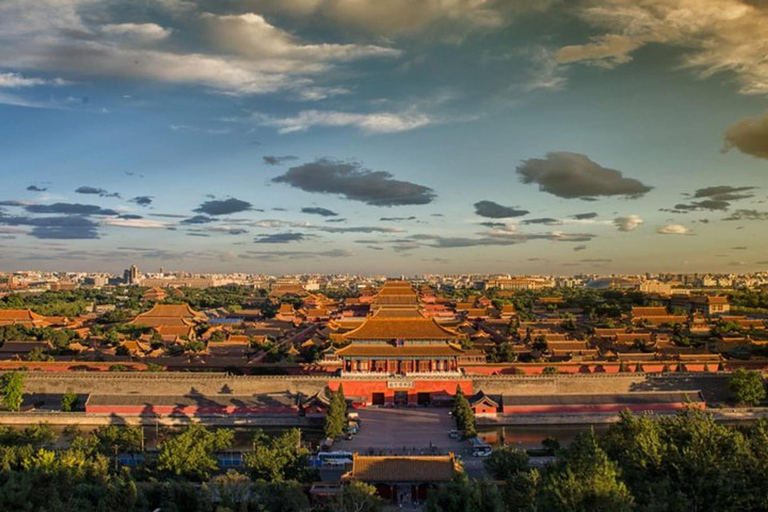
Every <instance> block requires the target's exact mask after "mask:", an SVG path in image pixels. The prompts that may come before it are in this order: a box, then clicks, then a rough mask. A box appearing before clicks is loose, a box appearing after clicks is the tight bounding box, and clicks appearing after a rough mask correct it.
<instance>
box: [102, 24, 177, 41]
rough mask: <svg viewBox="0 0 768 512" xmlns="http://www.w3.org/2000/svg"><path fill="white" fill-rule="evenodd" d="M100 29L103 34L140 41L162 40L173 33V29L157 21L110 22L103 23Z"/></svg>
mask: <svg viewBox="0 0 768 512" xmlns="http://www.w3.org/2000/svg"><path fill="white" fill-rule="evenodd" d="M99 30H100V31H101V32H102V33H103V34H108V35H112V36H123V37H129V38H132V39H136V40H138V41H147V42H148V41H160V40H161V39H165V38H166V37H168V36H169V35H171V30H170V29H167V28H164V27H161V26H160V25H158V24H157V23H110V24H107V25H102V26H101V27H99Z"/></svg>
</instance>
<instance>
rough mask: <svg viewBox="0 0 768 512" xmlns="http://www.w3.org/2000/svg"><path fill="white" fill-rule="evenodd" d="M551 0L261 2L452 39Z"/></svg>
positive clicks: (376, 29) (362, 27)
mask: <svg viewBox="0 0 768 512" xmlns="http://www.w3.org/2000/svg"><path fill="white" fill-rule="evenodd" d="M553 3H555V2H553V1H551V0H504V1H487V0H420V1H414V0H388V1H386V2H382V1H381V0H264V1H262V2H260V8H262V9H264V10H265V11H266V12H270V13H275V14H279V15H283V16H285V15H288V16H292V17H296V18H304V19H311V20H312V21H313V22H314V23H316V24H329V25H334V26H340V27H344V28H345V29H348V30H350V29H351V30H354V31H362V32H367V33H371V34H375V35H381V36H387V37H392V36H398V35H404V34H413V33H416V32H418V31H421V30H423V29H425V28H427V27H429V26H443V27H446V28H447V30H446V32H449V33H452V34H453V35H454V36H455V37H459V36H460V35H461V34H463V33H465V32H467V31H469V30H473V29H494V28H498V27H501V26H503V25H505V24H506V23H508V22H509V20H510V19H512V18H513V17H514V16H515V15H517V14H519V13H523V12H530V11H544V10H545V9H547V8H549V7H550V5H552V4H553Z"/></svg>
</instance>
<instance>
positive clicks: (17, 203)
mask: <svg viewBox="0 0 768 512" xmlns="http://www.w3.org/2000/svg"><path fill="white" fill-rule="evenodd" d="M31 204H33V203H31V202H29V201H16V200H14V199H6V200H4V201H0V206H29V205H31Z"/></svg>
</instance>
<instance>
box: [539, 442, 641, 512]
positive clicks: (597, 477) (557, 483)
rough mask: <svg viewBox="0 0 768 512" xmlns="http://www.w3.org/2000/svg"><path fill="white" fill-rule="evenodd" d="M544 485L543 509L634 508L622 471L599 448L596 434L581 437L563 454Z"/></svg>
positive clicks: (570, 511) (616, 510)
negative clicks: (621, 475) (620, 475)
mask: <svg viewBox="0 0 768 512" xmlns="http://www.w3.org/2000/svg"><path fill="white" fill-rule="evenodd" d="M560 453H561V457H560V458H559V459H558V463H557V465H556V467H555V468H554V469H553V470H551V471H550V472H549V473H547V475H546V477H545V480H544V483H543V492H544V494H543V496H542V502H543V506H544V510H551V511H558V512H559V511H563V512H566V511H567V512H580V511H584V512H587V511H590V512H592V511H605V512H619V511H629V510H631V509H632V505H633V498H632V495H631V494H630V492H629V490H628V489H627V486H626V485H625V484H624V482H622V481H621V479H620V478H619V469H618V467H617V465H616V463H615V462H613V461H611V460H610V459H609V458H608V455H607V454H606V453H605V451H604V450H603V449H602V448H601V447H600V446H599V445H598V443H597V438H596V436H595V433H594V431H592V430H590V432H589V433H587V434H580V435H578V436H577V437H576V439H574V441H573V442H572V443H571V445H570V446H569V447H568V448H567V449H566V450H563V451H561V452H560Z"/></svg>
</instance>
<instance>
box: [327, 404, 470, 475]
mask: <svg viewBox="0 0 768 512" xmlns="http://www.w3.org/2000/svg"><path fill="white" fill-rule="evenodd" d="M449 411H450V409H447V408H445V409H443V408H426V407H425V408H422V407H419V408H394V409H391V408H368V409H357V410H356V412H358V413H359V415H360V423H361V428H360V432H359V433H358V434H357V435H355V436H354V438H353V439H352V440H350V441H347V440H341V441H337V442H336V443H334V445H333V449H334V450H343V451H350V452H357V453H360V454H361V455H371V454H372V455H380V454H381V455H430V454H447V453H448V452H453V453H455V454H456V455H459V456H460V457H461V458H462V460H463V462H464V466H465V469H466V470H467V473H468V474H469V475H470V476H473V477H482V476H483V465H482V459H479V458H475V457H472V449H471V447H470V444H469V442H468V441H462V440H460V439H451V438H450V437H448V431H450V430H451V429H454V428H456V424H455V422H454V420H453V418H452V417H451V416H450V415H449V414H448V413H449Z"/></svg>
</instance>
